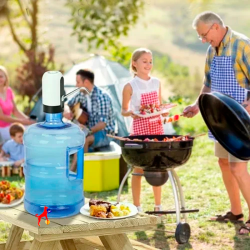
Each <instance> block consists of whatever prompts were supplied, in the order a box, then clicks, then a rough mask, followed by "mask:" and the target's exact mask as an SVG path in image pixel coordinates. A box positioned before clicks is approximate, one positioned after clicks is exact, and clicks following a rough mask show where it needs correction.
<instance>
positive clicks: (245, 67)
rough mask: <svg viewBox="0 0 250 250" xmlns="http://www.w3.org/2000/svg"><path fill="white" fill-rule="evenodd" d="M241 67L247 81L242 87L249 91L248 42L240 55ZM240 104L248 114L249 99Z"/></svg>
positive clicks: (249, 64)
mask: <svg viewBox="0 0 250 250" xmlns="http://www.w3.org/2000/svg"><path fill="white" fill-rule="evenodd" d="M241 69H242V70H243V72H244V74H245V76H246V78H247V79H248V82H246V83H245V86H242V87H244V88H245V89H247V90H248V91H250V44H247V45H246V46H245V47H244V50H243V55H242V62H241ZM242 105H243V106H244V107H245V109H246V110H247V112H248V114H250V99H249V100H246V101H244V102H243V103H242Z"/></svg>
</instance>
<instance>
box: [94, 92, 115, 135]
mask: <svg viewBox="0 0 250 250" xmlns="http://www.w3.org/2000/svg"><path fill="white" fill-rule="evenodd" d="M112 111H113V106H112V102H111V99H110V98H109V97H108V96H107V95H103V96H101V98H100V109H99V117H100V119H99V122H98V123H97V124H96V125H95V126H93V127H92V128H90V130H91V131H92V133H96V132H98V131H100V130H103V129H104V128H105V127H106V125H107V121H108V118H109V116H110V115H111V113H112Z"/></svg>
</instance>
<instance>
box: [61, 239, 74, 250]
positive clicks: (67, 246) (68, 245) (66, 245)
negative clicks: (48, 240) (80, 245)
mask: <svg viewBox="0 0 250 250" xmlns="http://www.w3.org/2000/svg"><path fill="white" fill-rule="evenodd" d="M60 243H61V247H62V249H63V250H77V248H76V246H75V242H74V240H72V239H71V240H60Z"/></svg>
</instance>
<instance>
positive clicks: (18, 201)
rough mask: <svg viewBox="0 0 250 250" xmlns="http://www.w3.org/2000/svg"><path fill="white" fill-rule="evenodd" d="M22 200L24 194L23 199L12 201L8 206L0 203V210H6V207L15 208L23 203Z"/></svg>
mask: <svg viewBox="0 0 250 250" xmlns="http://www.w3.org/2000/svg"><path fill="white" fill-rule="evenodd" d="M23 199H24V194H23V197H22V198H21V199H18V200H14V201H12V202H11V203H10V204H3V203H0V209H1V208H8V207H15V206H17V205H19V204H21V203H22V202H23Z"/></svg>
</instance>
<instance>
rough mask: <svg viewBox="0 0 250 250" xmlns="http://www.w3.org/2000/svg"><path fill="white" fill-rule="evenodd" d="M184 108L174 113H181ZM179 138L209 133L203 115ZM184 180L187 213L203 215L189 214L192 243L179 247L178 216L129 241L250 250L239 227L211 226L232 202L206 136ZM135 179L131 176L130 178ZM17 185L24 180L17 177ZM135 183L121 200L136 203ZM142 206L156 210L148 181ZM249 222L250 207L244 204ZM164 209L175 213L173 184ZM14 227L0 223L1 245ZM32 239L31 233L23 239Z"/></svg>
mask: <svg viewBox="0 0 250 250" xmlns="http://www.w3.org/2000/svg"><path fill="white" fill-rule="evenodd" d="M182 108H183V105H180V107H179V108H177V109H176V110H174V112H175V113H179V112H180V111H181V109H182ZM177 130H178V133H179V134H187V133H191V134H198V133H200V132H202V131H205V130H206V127H205V125H204V123H203V121H202V118H201V116H200V115H198V116H197V117H195V118H193V119H192V120H191V119H186V118H181V119H180V121H179V122H178V127H177ZM176 172H177V174H178V176H179V178H180V181H181V184H182V187H183V191H184V195H185V201H186V208H187V209H195V208H198V209H200V212H199V213H191V214H188V222H189V224H190V226H191V231H192V232H191V238H190V242H189V243H188V244H185V245H178V244H177V243H176V241H175V238H174V232H175V229H176V224H175V222H176V218H175V215H167V216H163V223H162V224H161V225H158V228H157V230H154V231H145V232H144V231H143V232H136V233H130V234H129V238H131V239H136V240H138V241H141V242H143V243H146V244H148V245H151V246H154V247H156V248H159V249H165V250H167V249H181V250H184V249H185V250H187V249H195V250H205V249H209V250H210V249H216V250H217V249H221V250H222V249H223V250H226V249H237V250H247V249H250V237H249V236H240V235H238V228H239V226H238V225H236V226H235V225H234V224H231V223H227V224H221V223H215V222H210V221H209V218H210V216H213V215H216V214H221V213H224V212H226V211H228V210H229V208H230V207H229V201H228V198H227V194H226V191H225V188H224V185H223V183H222V178H221V173H220V169H219V167H218V165H217V159H216V158H215V157H214V156H213V143H212V142H211V141H209V140H208V138H207V137H206V136H203V137H200V138H197V139H195V141H194V147H193V152H192V155H191V157H190V159H189V161H188V162H187V164H185V165H183V166H181V167H179V168H177V169H176ZM130 177H131V176H130ZM16 181H20V178H18V177H16ZM130 184H131V181H130V178H129V185H128V187H125V188H124V190H123V193H122V196H121V200H122V201H128V202H132V194H131V186H130ZM116 195H117V190H114V191H110V192H102V193H85V197H86V201H87V200H88V199H89V198H101V199H105V200H116ZM142 197H143V198H142V199H141V200H142V205H143V209H144V211H147V210H152V209H153V207H154V198H153V192H152V188H151V186H150V185H149V184H147V182H146V181H145V179H144V178H143V180H142ZM242 204H243V209H244V214H245V220H246V219H247V217H246V216H247V206H246V204H245V203H244V202H243V200H242ZM162 205H163V208H164V210H168V209H169V210H172V209H174V198H173V194H172V189H171V185H170V182H169V181H168V182H167V183H166V184H165V186H164V187H163V195H162ZM9 228H10V225H9V224H6V223H4V222H0V241H1V242H3V241H5V240H6V237H7V235H8V231H9ZM23 238H24V239H28V238H29V236H28V234H27V233H25V234H24V236H23Z"/></svg>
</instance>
